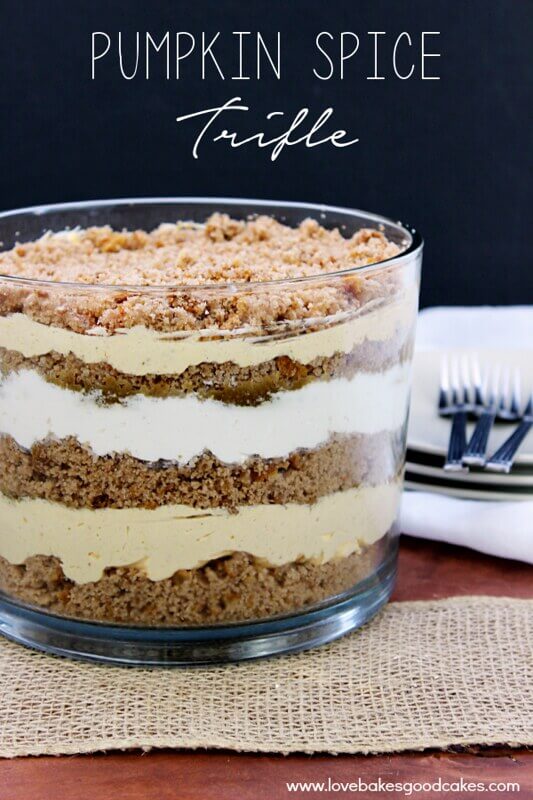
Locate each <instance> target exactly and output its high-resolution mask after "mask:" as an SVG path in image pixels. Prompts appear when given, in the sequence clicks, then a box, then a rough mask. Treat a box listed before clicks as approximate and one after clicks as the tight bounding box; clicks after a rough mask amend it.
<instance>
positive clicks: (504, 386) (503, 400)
mask: <svg viewBox="0 0 533 800" xmlns="http://www.w3.org/2000/svg"><path fill="white" fill-rule="evenodd" d="M510 386H511V374H510V370H509V367H506V368H505V369H504V370H503V371H502V374H501V380H500V395H499V401H498V414H499V415H503V416H504V417H505V412H506V410H507V406H508V405H509V396H510Z"/></svg>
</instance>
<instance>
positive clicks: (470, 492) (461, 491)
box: [404, 478, 533, 502]
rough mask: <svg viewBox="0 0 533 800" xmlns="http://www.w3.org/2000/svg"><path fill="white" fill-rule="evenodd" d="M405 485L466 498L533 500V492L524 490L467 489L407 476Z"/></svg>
mask: <svg viewBox="0 0 533 800" xmlns="http://www.w3.org/2000/svg"><path fill="white" fill-rule="evenodd" d="M404 486H405V488H406V489H411V490H412V491H417V492H437V494H447V495H449V496H450V497H462V498H464V499H465V500H500V501H505V502H509V501H510V500H511V501H514V500H525V501H527V500H529V502H531V500H533V493H532V492H529V494H525V493H522V492H515V493H513V494H511V493H510V492H505V491H502V492H491V491H486V492H485V491H478V490H476V489H467V488H464V487H457V486H450V485H447V486H432V485H430V484H424V483H420V482H419V481H418V480H409V478H406V480H405V483H404Z"/></svg>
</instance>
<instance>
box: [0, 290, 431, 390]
mask: <svg viewBox="0 0 533 800" xmlns="http://www.w3.org/2000/svg"><path fill="white" fill-rule="evenodd" d="M415 316H416V297H415V296H414V295H413V294H411V295H409V296H406V297H403V298H401V299H398V300H396V301H394V302H391V303H389V304H387V305H381V306H380V305H379V304H378V306H376V307H375V308H374V309H372V308H369V309H368V310H365V313H363V314H360V315H357V314H356V315H355V316H352V317H350V318H348V319H347V318H346V315H340V317H338V318H337V319H321V320H320V319H319V320H314V325H315V326H317V325H319V326H321V327H319V329H315V330H308V329H307V328H302V323H301V321H300V322H299V323H298V325H292V326H290V325H289V326H287V328H286V329H285V330H283V329H282V330H279V328H278V329H277V330H274V331H273V332H272V335H270V336H267V335H263V336H262V337H257V336H256V337H251V336H244V335H242V333H241V332H240V331H236V332H235V333H233V334H232V335H226V336H224V337H220V331H216V330H215V331H213V330H207V329H206V330H202V331H197V332H194V333H191V332H190V331H189V332H188V333H182V334H181V335H180V334H178V333H176V332H174V333H172V334H169V333H163V332H160V331H156V330H153V329H151V328H147V327H143V326H135V327H133V328H129V329H120V330H118V331H117V332H116V333H115V334H113V335H107V334H106V331H105V329H98V328H93V329H92V330H91V331H88V332H86V333H76V332H75V331H72V330H67V329H66V328H62V327H57V326H54V325H44V324H42V323H40V322H36V321H35V320H34V319H32V318H31V317H30V316H27V315H26V314H20V313H15V314H10V315H8V316H1V317H0V347H4V348H5V349H6V350H11V351H16V352H18V353H20V354H21V355H22V356H24V357H25V358H35V357H36V356H42V355H46V354H48V353H55V354H60V355H63V356H68V355H73V356H75V357H76V358H77V359H79V360H80V361H82V362H84V363H86V364H99V363H101V362H104V363H106V364H108V365H109V366H110V367H112V368H113V369H115V370H117V371H118V372H121V373H124V374H126V375H131V376H141V375H174V376H177V375H181V374H182V373H185V372H186V371H187V370H189V369H190V368H191V367H197V366H198V365H204V364H229V363H231V364H233V365H236V366H237V367H241V368H244V367H254V366H258V365H260V364H264V363H266V362H271V361H273V360H274V359H277V358H280V357H285V358H289V359H291V360H292V361H295V362H297V363H299V364H302V365H308V364H312V363H313V362H314V361H315V360H316V359H318V358H322V359H325V358H330V357H332V356H334V355H335V354H338V353H341V354H343V353H349V352H351V351H352V350H353V349H354V348H355V347H356V346H357V345H360V344H362V343H364V342H385V341H387V340H389V339H391V338H393V337H395V336H398V335H399V338H400V339H401V338H405V336H406V333H407V332H408V331H409V330H410V329H411V328H412V326H413V324H414V320H415ZM312 322H313V321H310V323H309V324H311V323H312ZM325 325H327V327H324V326H325ZM291 327H292V330H291ZM402 331H403V336H402ZM217 334H218V338H216V335H217Z"/></svg>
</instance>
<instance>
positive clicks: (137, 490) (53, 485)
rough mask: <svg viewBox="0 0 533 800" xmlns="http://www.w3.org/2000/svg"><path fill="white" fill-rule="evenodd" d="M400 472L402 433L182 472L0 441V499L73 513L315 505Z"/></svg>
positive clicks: (78, 450)
mask: <svg viewBox="0 0 533 800" xmlns="http://www.w3.org/2000/svg"><path fill="white" fill-rule="evenodd" d="M402 466H403V431H397V432H395V433H392V434H391V433H378V434H375V435H373V436H358V435H355V436H344V437H335V438H333V439H332V440H330V441H328V442H327V443H326V444H324V445H322V446H321V447H319V448H317V449H316V450H302V451H297V452H294V453H291V454H290V456H289V457H287V458H278V459H266V460H265V459H262V458H258V457H253V458H249V459H247V461H246V462H245V463H244V464H242V465H233V466H232V465H228V464H223V463H221V462H220V461H218V460H217V459H216V458H215V457H214V456H212V455H209V454H205V455H203V456H200V457H199V458H197V459H195V460H194V461H193V462H192V463H191V464H189V465H187V466H186V467H180V466H178V465H177V464H172V463H169V462H157V463H153V464H151V463H146V462H143V461H138V460H137V459H135V458H133V457H132V456H129V455H113V456H103V457H101V458H98V457H96V456H95V455H94V454H93V453H91V452H90V451H89V450H87V448H85V447H82V446H81V445H80V444H79V443H78V442H77V441H76V440H75V439H63V440H61V441H47V442H40V443H38V444H35V445H33V447H32V448H31V449H30V450H23V449H21V448H20V447H19V446H18V445H17V444H16V442H15V441H14V440H13V439H11V438H10V437H6V436H3V437H0V492H2V493H3V494H5V495H7V496H9V497H12V498H14V499H19V498H22V497H35V498H41V499H43V500H50V501H52V502H59V503H63V504H64V505H67V506H71V507H73V508H84V507H85V508H103V507H106V508H155V507H156V506H162V505H170V504H176V503H182V504H185V505H189V506H194V507H195V508H212V507H213V506H220V507H223V508H228V509H236V508H238V507H239V506H244V505H256V504H262V503H281V504H284V503H314V502H315V501H316V500H318V498H319V497H322V496H323V495H326V494H332V493H333V492H338V491H341V490H343V489H352V488H354V487H356V486H361V485H365V486H375V485H377V484H380V483H386V482H387V481H389V480H391V479H392V478H394V477H396V476H397V475H399V474H400V472H401V469H402Z"/></svg>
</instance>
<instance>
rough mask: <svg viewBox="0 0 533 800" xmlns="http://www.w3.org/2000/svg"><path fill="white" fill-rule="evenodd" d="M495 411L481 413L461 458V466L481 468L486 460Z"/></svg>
mask: <svg viewBox="0 0 533 800" xmlns="http://www.w3.org/2000/svg"><path fill="white" fill-rule="evenodd" d="M495 416H496V412H495V411H487V410H485V411H482V412H481V414H480V416H479V419H478V421H477V423H476V427H475V428H474V432H473V434H472V438H471V439H470V441H469V442H468V445H467V447H466V450H465V454H464V456H463V464H468V466H470V467H483V466H484V465H485V462H486V460H487V443H488V441H489V434H490V432H491V429H492V424H493V422H494V417H495Z"/></svg>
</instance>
